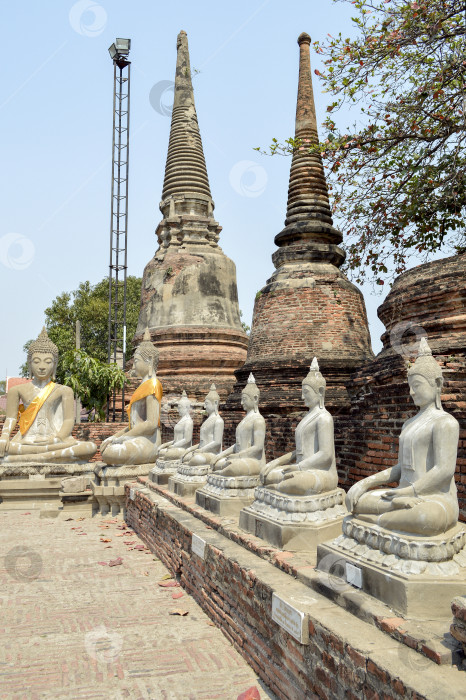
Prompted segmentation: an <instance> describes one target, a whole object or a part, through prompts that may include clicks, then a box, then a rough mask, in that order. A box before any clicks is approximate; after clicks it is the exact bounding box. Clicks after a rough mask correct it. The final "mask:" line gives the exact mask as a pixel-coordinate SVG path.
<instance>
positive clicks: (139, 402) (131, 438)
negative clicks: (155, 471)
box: [100, 330, 163, 466]
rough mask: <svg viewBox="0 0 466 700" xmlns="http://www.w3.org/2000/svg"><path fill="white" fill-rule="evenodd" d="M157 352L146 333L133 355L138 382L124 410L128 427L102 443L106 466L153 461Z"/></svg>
mask: <svg viewBox="0 0 466 700" xmlns="http://www.w3.org/2000/svg"><path fill="white" fill-rule="evenodd" d="M158 361H159V351H158V350H157V348H156V347H155V346H154V345H153V344H152V342H151V340H150V334H149V331H148V330H146V332H145V333H144V338H143V341H142V343H140V345H139V346H138V347H137V349H136V351H135V353H134V359H133V367H134V371H135V372H136V375H137V376H138V377H140V379H141V383H140V385H139V386H138V388H137V389H136V391H135V392H134V394H133V395H132V397H131V400H130V402H129V406H128V408H127V409H126V410H127V412H128V418H129V425H128V427H126V428H123V430H119V431H118V432H117V433H115V435H112V436H111V437H109V438H107V439H106V440H104V441H103V442H102V444H101V446H100V452H101V454H102V460H103V461H104V462H105V463H106V464H109V465H118V466H121V465H123V464H147V463H148V462H153V461H154V459H155V456H156V454H157V450H158V448H159V445H160V404H161V401H162V393H163V392H162V385H161V383H160V381H159V380H158V379H157V377H156V371H157V365H158Z"/></svg>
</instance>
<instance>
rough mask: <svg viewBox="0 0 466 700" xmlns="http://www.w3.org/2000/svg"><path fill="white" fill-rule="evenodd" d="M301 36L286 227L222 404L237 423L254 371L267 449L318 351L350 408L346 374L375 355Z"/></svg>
mask: <svg viewBox="0 0 466 700" xmlns="http://www.w3.org/2000/svg"><path fill="white" fill-rule="evenodd" d="M310 42H311V38H310V36H309V35H308V34H301V35H300V37H299V39H298V44H299V51H300V61H299V84H298V99H297V107H296V131H295V138H296V139H299V141H300V143H301V145H300V147H299V148H297V150H296V151H295V153H294V155H293V159H292V162H291V173H290V182H289V189H288V206H287V213H286V220H285V228H284V229H283V230H282V231H281V232H280V233H279V234H278V235H277V236H276V237H275V243H276V245H277V246H278V250H276V251H275V253H274V254H273V256H272V260H273V263H274V265H275V268H276V270H275V272H274V273H273V275H272V277H271V278H270V279H269V280H267V283H266V285H265V287H263V288H262V289H261V290H260V292H258V294H257V297H256V302H255V306H254V314H253V320H252V329H251V336H250V340H249V349H248V356H247V360H246V364H245V365H244V367H242V368H241V369H240V370H238V372H236V376H237V379H238V384H237V386H236V387H235V390H234V392H233V394H232V395H231V396H230V398H229V399H228V402H227V406H226V409H227V410H228V412H229V413H230V417H231V422H232V423H233V422H234V413H235V412H237V411H238V406H239V395H240V390H241V387H243V386H244V384H245V382H246V379H247V377H248V375H249V373H250V372H253V374H254V376H255V378H256V382H257V385H258V386H259V388H260V391H261V404H260V405H261V413H262V414H263V415H264V417H265V418H266V420H267V426H268V444H267V457H268V458H269V459H270V458H271V457H272V456H278V455H280V454H283V452H285V451H286V450H288V449H294V448H293V444H294V443H293V439H294V437H293V428H294V427H295V425H296V423H297V421H298V420H299V417H300V415H301V413H302V411H303V410H304V406H303V404H302V399H301V381H302V379H303V378H304V377H305V375H306V373H307V371H308V369H309V365H310V363H311V360H312V358H313V357H314V356H316V357H317V358H318V361H319V365H320V367H321V371H322V374H323V375H324V376H325V378H326V380H327V392H326V405H327V407H328V408H329V410H330V411H331V412H333V413H335V412H337V413H338V412H339V413H345V411H347V410H349V399H348V395H347V391H346V388H345V382H346V381H347V380H348V379H349V377H350V376H351V374H352V373H353V372H354V371H355V370H357V369H359V368H360V367H361V366H362V365H363V364H365V363H366V362H367V361H368V360H370V359H372V358H373V353H372V349H371V343H370V335H369V329H368V324H367V316H366V309H365V304H364V299H363V296H362V294H361V292H360V291H359V290H358V289H357V287H355V286H354V285H353V284H352V283H351V282H350V281H349V280H348V279H347V278H346V276H345V275H344V274H343V273H342V272H341V271H340V269H339V268H340V266H341V265H342V263H343V262H344V260H345V253H344V251H343V250H342V249H341V248H340V247H339V244H340V243H341V241H342V234H341V233H340V231H338V230H337V229H336V228H334V226H333V221H332V216H331V210H330V204H329V198H328V191H327V184H326V181H325V175H324V170H323V166H322V159H321V157H320V153H311V152H310V151H309V148H308V147H309V146H312V145H316V144H318V133H317V121H316V111H315V106H314V95H313V90H312V78H311V65H310V55H309V45H310Z"/></svg>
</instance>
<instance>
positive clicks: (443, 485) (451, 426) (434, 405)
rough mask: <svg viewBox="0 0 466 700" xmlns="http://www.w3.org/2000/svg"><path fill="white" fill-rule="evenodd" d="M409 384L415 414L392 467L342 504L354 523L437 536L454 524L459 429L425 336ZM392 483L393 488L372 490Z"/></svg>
mask: <svg viewBox="0 0 466 700" xmlns="http://www.w3.org/2000/svg"><path fill="white" fill-rule="evenodd" d="M408 382H409V387H410V394H411V398H412V399H413V401H414V403H415V405H416V406H417V407H418V409H419V410H418V412H417V414H416V415H415V416H413V417H412V418H409V419H408V420H407V421H406V422H405V423H404V425H403V427H402V430H401V435H400V443H399V451H398V462H397V464H396V465H395V466H394V467H391V468H389V469H385V470H383V471H381V472H379V473H377V474H373V475H372V476H369V477H367V478H366V479H363V480H362V481H358V482H357V483H356V484H354V486H352V487H351V488H350V490H349V491H348V494H347V496H346V504H347V507H348V510H350V511H352V513H353V514H354V515H355V516H356V517H357V519H358V520H359V521H364V522H368V523H373V524H376V525H379V526H380V527H383V528H385V529H386V530H393V531H395V532H402V533H409V534H413V535H421V536H433V535H439V534H441V533H444V532H446V531H447V530H449V529H450V528H452V527H454V526H455V525H456V523H457V520H458V512H459V509H458V498H457V491H456V485H455V479H454V475H455V467H456V452H457V445H458V436H459V425H458V421H457V420H456V419H455V418H454V417H453V416H451V415H450V414H449V413H446V412H445V411H444V410H443V408H442V405H441V402H440V393H441V389H442V384H443V378H442V371H441V369H440V366H439V365H438V364H437V362H436V361H435V360H434V358H433V357H432V352H431V350H430V348H429V346H428V344H427V341H426V339H425V338H422V340H421V342H420V346H419V354H418V357H417V359H416V362H415V363H414V364H413V365H412V366H411V367H410V368H409V370H408ZM393 482H398V486H396V487H395V488H384V489H376V490H371V489H373V488H374V487H378V486H383V485H384V484H389V483H393Z"/></svg>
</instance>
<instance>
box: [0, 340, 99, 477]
mask: <svg viewBox="0 0 466 700" xmlns="http://www.w3.org/2000/svg"><path fill="white" fill-rule="evenodd" d="M27 361H28V366H29V373H30V376H31V377H32V381H31V382H29V383H26V384H20V385H19V386H15V387H13V388H12V389H10V391H9V392H8V399H7V407H6V418H5V423H4V426H3V430H2V434H1V437H0V463H2V464H3V463H14V462H16V463H18V462H28V463H33V462H36V463H44V462H45V463H47V462H55V463H56V462H63V463H68V462H86V461H88V460H89V458H90V457H92V456H93V455H94V454H95V452H96V451H97V445H96V444H95V443H94V442H80V441H78V440H75V438H73V436H72V434H71V433H72V430H73V427H74V395H73V390H72V389H71V388H70V387H68V386H63V385H61V384H57V383H56V382H55V381H54V376H55V371H56V368H57V363H58V348H57V346H56V345H55V344H54V343H52V341H51V340H50V338H49V337H48V335H47V331H46V330H45V328H43V329H42V332H41V333H40V335H39V337H38V338H37V340H35V341H34V342H32V343H31V345H30V346H29V350H28V358H27ZM17 422H19V431H18V432H17V433H16V435H15V436H14V437H13V438H11V434H12V433H13V430H14V428H15V427H16V424H17Z"/></svg>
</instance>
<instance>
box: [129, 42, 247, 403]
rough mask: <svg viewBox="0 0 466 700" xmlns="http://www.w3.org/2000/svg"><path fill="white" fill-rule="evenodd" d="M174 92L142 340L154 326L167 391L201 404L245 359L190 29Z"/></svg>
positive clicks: (180, 51)
mask: <svg viewBox="0 0 466 700" xmlns="http://www.w3.org/2000/svg"><path fill="white" fill-rule="evenodd" d="M176 49H177V57H176V75H175V99H174V102H173V113H172V121H171V128H170V141H169V144H168V155H167V165H166V168H165V179H164V183H163V191H162V201H161V203H160V210H161V212H162V221H161V222H160V223H159V225H158V227H157V230H156V235H157V240H158V244H159V246H158V248H157V250H156V251H155V254H154V257H153V258H152V260H150V261H149V262H148V263H147V265H146V267H145V269H144V275H143V282H142V294H141V308H140V311H139V321H138V326H137V329H136V335H135V338H134V344H135V346H137V345H138V344H139V343H141V341H142V339H143V334H144V332H145V329H146V328H148V329H149V334H150V339H151V341H152V343H154V344H155V345H156V347H158V348H159V349H160V362H159V367H158V372H157V376H158V377H159V378H160V380H161V382H162V384H163V390H164V396H170V395H172V396H179V395H180V393H181V391H182V390H183V389H186V391H187V392H188V394H189V397H190V398H192V399H196V401H200V402H201V404H203V402H204V399H205V395H206V393H207V391H208V390H209V387H210V386H211V384H212V382H215V385H216V387H217V389H218V393H219V395H220V396H222V397H225V396H226V395H227V394H228V392H229V391H230V389H231V387H232V386H233V384H234V382H235V375H234V371H235V370H236V369H238V367H241V365H242V364H243V363H244V360H245V358H246V350H247V344H248V339H247V336H246V334H245V333H244V331H243V329H242V326H241V318H240V311H239V306H238V291H237V286H236V268H235V264H234V262H233V261H232V260H230V259H229V258H228V257H227V256H226V255H225V254H224V252H223V250H222V249H221V248H220V246H219V245H218V240H219V234H220V231H221V230H222V227H221V226H220V225H219V224H218V222H217V221H215V219H214V216H213V210H214V203H213V201H212V197H211V194H210V187H209V180H208V177H207V169H206V163H205V159H204V152H203V150H202V141H201V135H200V132H199V124H198V122H197V115H196V108H195V106H194V94H193V85H192V80H191V66H190V61H189V52H188V37H187V35H186V32H183V31H182V32H180V33H179V34H178V37H177V42H176Z"/></svg>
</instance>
